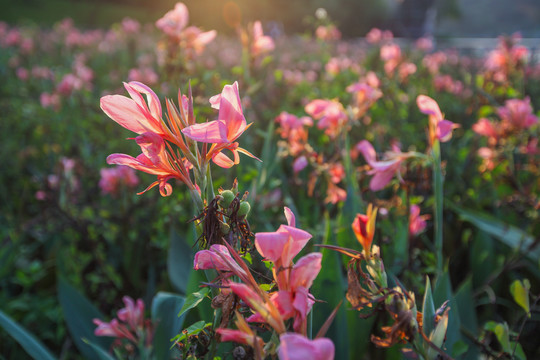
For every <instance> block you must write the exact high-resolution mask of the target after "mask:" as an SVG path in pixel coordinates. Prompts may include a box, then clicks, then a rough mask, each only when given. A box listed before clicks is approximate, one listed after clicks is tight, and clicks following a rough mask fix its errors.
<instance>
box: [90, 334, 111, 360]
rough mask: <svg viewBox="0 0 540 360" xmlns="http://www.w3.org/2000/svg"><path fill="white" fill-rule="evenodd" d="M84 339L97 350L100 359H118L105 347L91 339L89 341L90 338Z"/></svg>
mask: <svg viewBox="0 0 540 360" xmlns="http://www.w3.org/2000/svg"><path fill="white" fill-rule="evenodd" d="M83 341H84V342H85V343H86V344H88V345H89V346H90V347H91V348H92V349H94V350H95V352H96V354H97V356H98V358H99V360H116V358H115V357H114V356H112V355H111V354H109V353H108V352H107V351H105V350H103V348H101V347H100V346H98V345H96V344H93V343H91V342H90V341H88V339H83Z"/></svg>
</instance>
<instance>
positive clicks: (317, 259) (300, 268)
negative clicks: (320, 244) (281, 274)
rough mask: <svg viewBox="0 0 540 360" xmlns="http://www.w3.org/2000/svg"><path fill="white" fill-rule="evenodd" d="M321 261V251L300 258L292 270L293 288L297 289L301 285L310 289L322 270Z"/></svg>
mask: <svg viewBox="0 0 540 360" xmlns="http://www.w3.org/2000/svg"><path fill="white" fill-rule="evenodd" d="M321 262H322V254H321V253H311V254H308V255H306V256H303V257H302V258H300V259H299V260H298V261H297V262H296V264H294V266H293V269H292V271H291V277H290V286H291V289H296V288H297V287H300V286H302V287H304V288H306V289H309V288H310V287H311V285H313V281H314V280H315V278H316V277H317V275H318V274H319V272H320V271H321Z"/></svg>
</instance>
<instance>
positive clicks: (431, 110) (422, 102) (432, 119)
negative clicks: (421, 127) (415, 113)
mask: <svg viewBox="0 0 540 360" xmlns="http://www.w3.org/2000/svg"><path fill="white" fill-rule="evenodd" d="M416 104H417V105H418V108H419V109H420V111H421V112H422V113H424V114H426V115H429V140H430V142H429V143H430V145H432V144H433V142H434V141H435V139H438V140H439V141H440V142H446V141H448V140H450V139H451V138H452V130H454V129H456V128H458V127H459V125H458V124H455V123H453V122H451V121H450V120H445V119H444V116H443V114H442V113H441V110H440V109H439V105H438V104H437V102H436V101H435V100H433V99H432V98H430V97H429V96H426V95H418V97H417V98H416Z"/></svg>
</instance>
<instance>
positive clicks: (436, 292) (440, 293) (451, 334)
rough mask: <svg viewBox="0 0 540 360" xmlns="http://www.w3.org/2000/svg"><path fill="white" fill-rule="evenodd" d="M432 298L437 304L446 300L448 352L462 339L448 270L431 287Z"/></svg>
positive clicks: (456, 305)
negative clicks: (448, 310) (448, 309)
mask: <svg viewBox="0 0 540 360" xmlns="http://www.w3.org/2000/svg"><path fill="white" fill-rule="evenodd" d="M433 300H434V303H435V304H437V306H439V305H441V304H442V303H444V302H445V301H446V300H448V307H450V312H449V313H448V328H447V330H446V340H445V343H444V344H445V351H446V352H447V353H448V354H452V353H453V349H454V344H456V343H458V342H462V341H463V337H462V335H461V321H460V319H459V306H458V303H457V301H456V298H455V297H454V294H453V292H452V284H451V282H450V275H448V270H445V271H444V273H443V274H442V275H441V276H440V277H439V278H438V279H437V283H436V284H435V286H434V288H433Z"/></svg>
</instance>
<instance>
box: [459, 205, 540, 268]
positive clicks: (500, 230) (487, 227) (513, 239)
mask: <svg viewBox="0 0 540 360" xmlns="http://www.w3.org/2000/svg"><path fill="white" fill-rule="evenodd" d="M451 208H452V209H453V210H454V211H455V212H456V213H457V214H458V215H459V217H460V218H461V219H462V220H464V221H468V222H470V223H471V224H473V225H474V226H476V227H477V228H479V229H480V230H482V231H485V232H487V233H488V234H490V235H491V236H493V237H494V238H496V239H498V240H500V241H501V242H502V243H504V244H506V245H508V246H509V247H511V248H512V249H519V250H520V251H521V252H524V253H525V255H526V256H527V257H528V258H529V259H531V260H532V261H535V262H536V261H538V259H539V258H540V246H536V247H535V248H532V245H533V243H534V237H533V236H531V235H529V234H527V233H526V232H525V231H523V230H521V229H519V228H518V227H516V226H512V225H509V224H507V223H505V222H503V221H501V220H499V219H497V218H494V217H492V216H490V215H488V214H486V213H481V212H478V211H471V210H465V209H461V208H459V207H457V206H455V205H451Z"/></svg>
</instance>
